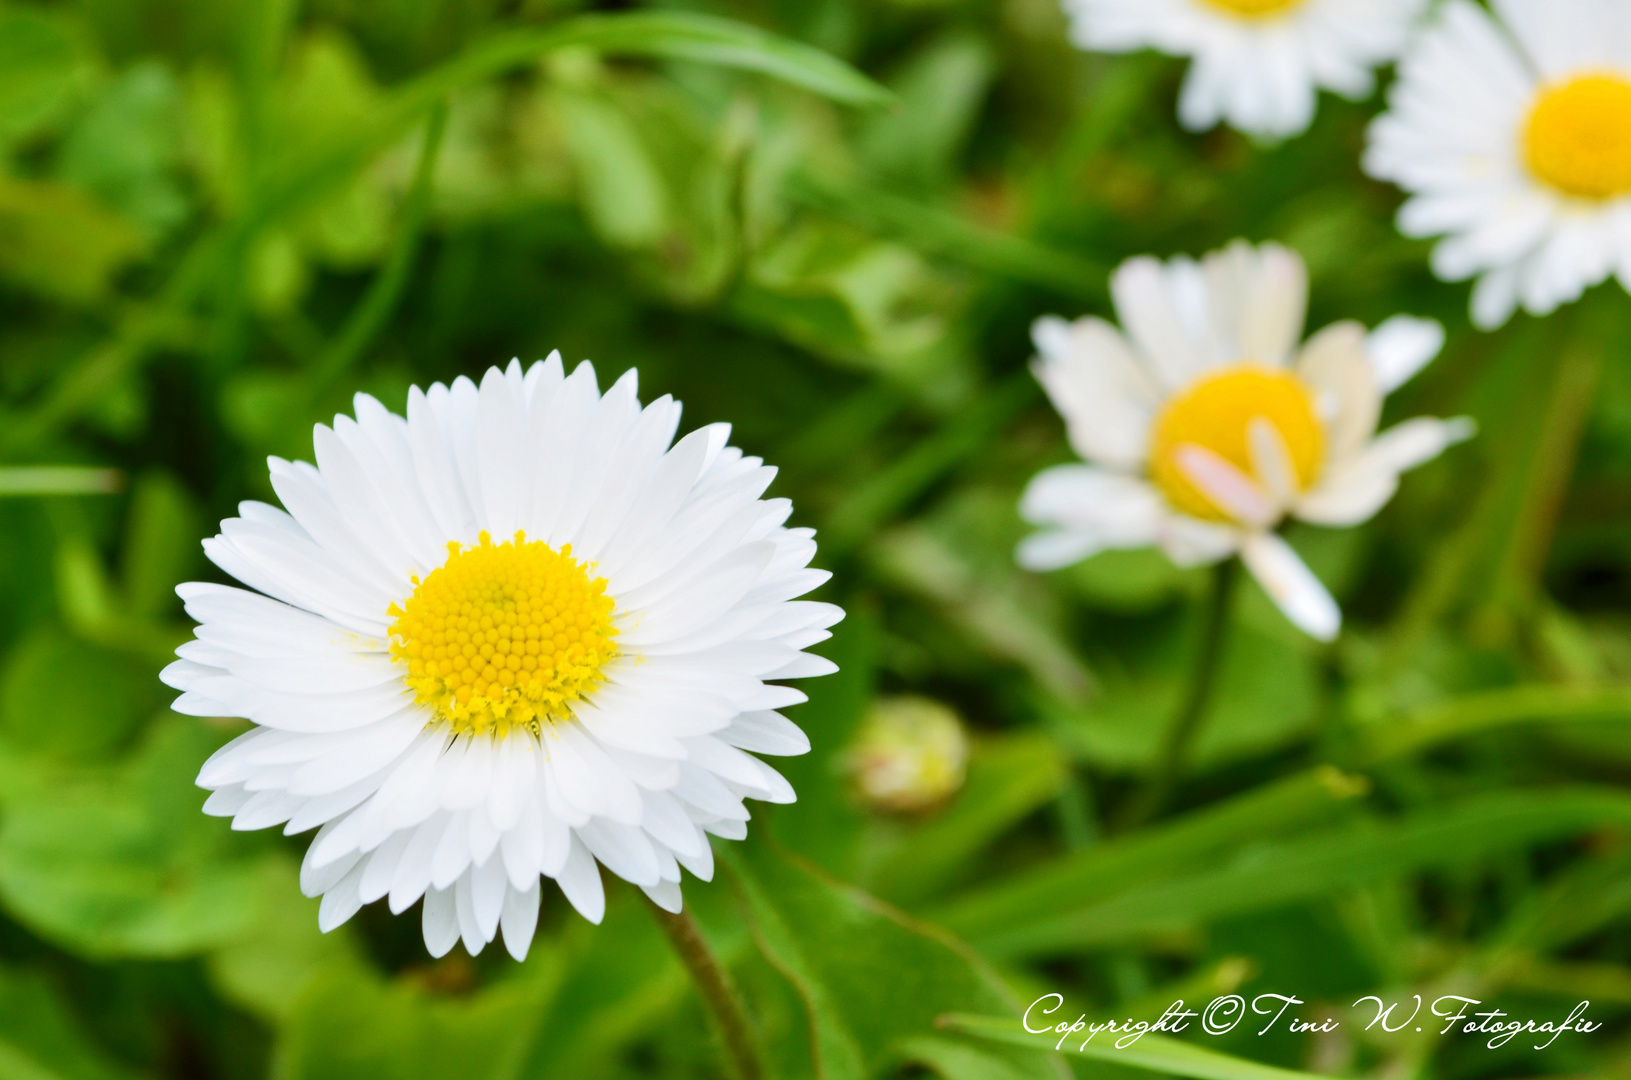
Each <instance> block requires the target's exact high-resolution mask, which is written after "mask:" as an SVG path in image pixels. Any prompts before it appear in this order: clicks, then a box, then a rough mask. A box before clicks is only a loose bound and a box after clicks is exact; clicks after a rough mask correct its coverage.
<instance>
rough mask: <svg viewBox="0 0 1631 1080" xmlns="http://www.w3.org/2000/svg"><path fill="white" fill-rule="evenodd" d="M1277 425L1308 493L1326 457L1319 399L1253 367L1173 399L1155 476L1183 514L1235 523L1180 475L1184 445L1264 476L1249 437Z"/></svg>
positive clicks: (1296, 383)
mask: <svg viewBox="0 0 1631 1080" xmlns="http://www.w3.org/2000/svg"><path fill="white" fill-rule="evenodd" d="M1259 416H1261V417H1263V418H1264V419H1266V420H1268V421H1269V423H1271V424H1273V425H1274V426H1275V428H1276V429H1278V430H1279V432H1280V437H1281V438H1282V439H1283V440H1285V444H1286V450H1287V451H1288V452H1289V453H1290V456H1291V463H1292V468H1293V470H1294V471H1295V472H1296V474H1297V483H1298V485H1299V486H1300V487H1302V488H1305V489H1306V488H1307V487H1308V486H1309V485H1310V484H1311V483H1313V481H1314V478H1315V477H1316V476H1317V475H1318V474H1319V468H1320V464H1321V462H1322V461H1323V460H1324V457H1325V428H1324V427H1323V426H1322V425H1321V424H1320V421H1319V418H1318V416H1317V415H1316V414H1315V412H1314V399H1313V395H1312V394H1310V393H1309V391H1308V388H1307V387H1306V386H1304V385H1303V383H1302V381H1301V380H1300V379H1298V378H1297V377H1296V376H1295V375H1292V374H1291V373H1290V372H1286V371H1276V370H1272V369H1269V368H1260V367H1255V366H1251V365H1247V364H1241V365H1238V366H1236V367H1231V368H1226V369H1224V370H1223V371H1220V372H1217V373H1215V374H1212V375H1207V376H1205V377H1204V378H1201V379H1200V380H1198V381H1196V382H1195V383H1194V384H1193V385H1191V386H1190V387H1189V388H1188V389H1187V390H1185V391H1184V392H1183V393H1181V394H1178V395H1177V396H1175V397H1173V398H1172V399H1171V400H1169V401H1168V402H1167V404H1166V407H1165V408H1163V409H1162V410H1161V415H1160V416H1158V417H1157V418H1156V421H1155V434H1154V436H1153V439H1152V442H1151V445H1150V474H1151V478H1152V479H1153V480H1154V481H1155V483H1156V486H1157V487H1159V488H1160V489H1161V492H1162V494H1164V495H1165V496H1166V497H1167V501H1168V502H1170V503H1171V504H1172V505H1173V506H1174V507H1175V508H1177V509H1178V510H1180V511H1182V512H1183V513H1185V514H1188V515H1190V516H1191V517H1197V518H1202V519H1204V520H1207V521H1232V520H1233V518H1231V517H1230V515H1229V514H1228V513H1227V512H1226V511H1225V510H1224V509H1223V508H1222V507H1220V506H1218V505H1217V503H1215V502H1213V501H1212V500H1211V499H1210V498H1208V497H1207V496H1206V495H1205V493H1203V492H1202V491H1201V490H1200V489H1199V488H1197V487H1196V486H1195V485H1194V484H1192V483H1190V481H1189V477H1188V476H1186V475H1185V474H1184V471H1183V470H1182V469H1181V468H1179V466H1178V460H1177V451H1178V448H1179V447H1180V446H1183V445H1185V444H1194V445H1196V446H1201V447H1205V448H1206V449H1207V450H1210V451H1212V452H1213V453H1214V454H1216V455H1218V456H1219V457H1221V458H1223V459H1224V460H1225V461H1227V462H1229V463H1230V464H1232V465H1233V466H1235V468H1237V469H1239V470H1240V471H1241V472H1243V473H1245V474H1246V475H1247V476H1254V475H1256V470H1255V469H1254V468H1253V465H1252V453H1251V444H1250V438H1249V436H1248V435H1247V431H1248V429H1249V426H1250V424H1251V422H1252V419H1253V418H1254V417H1259Z"/></svg>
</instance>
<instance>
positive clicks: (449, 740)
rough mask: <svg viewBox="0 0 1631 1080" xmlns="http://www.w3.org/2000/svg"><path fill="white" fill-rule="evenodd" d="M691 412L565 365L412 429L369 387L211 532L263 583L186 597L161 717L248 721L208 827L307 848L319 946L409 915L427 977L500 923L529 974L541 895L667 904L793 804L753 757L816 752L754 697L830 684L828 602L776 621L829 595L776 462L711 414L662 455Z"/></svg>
mask: <svg viewBox="0 0 1631 1080" xmlns="http://www.w3.org/2000/svg"><path fill="white" fill-rule="evenodd" d="M679 420H680V406H679V404H678V403H676V402H674V401H672V400H671V399H669V398H668V397H663V398H660V399H658V400H657V401H656V402H654V403H652V404H651V405H648V406H646V407H644V408H642V407H641V406H640V403H639V401H638V400H637V399H636V382H635V373H634V372H633V371H630V372H629V373H628V374H626V375H625V376H624V377H623V378H621V379H619V380H618V381H617V383H616V384H615V385H614V386H612V387H611V389H609V390H607V391H606V392H605V394H602V393H601V392H600V390H599V388H598V387H597V385H596V382H595V372H594V369H593V368H592V367H591V366H590V365H589V364H587V363H585V364H582V365H580V366H579V367H578V368H577V369H576V370H575V371H574V372H573V373H572V374H571V375H570V376H567V375H566V374H565V372H564V371H563V369H562V366H561V361H560V357H559V355H558V354H556V355H552V356H551V357H550V358H549V359H548V360H547V361H545V362H544V363H540V364H536V365H534V366H533V367H532V368H531V369H529V370H526V371H523V370H522V368H521V365H520V364H518V363H512V364H511V365H510V367H509V369H508V370H507V371H499V370H498V369H497V368H493V369H491V370H489V371H488V372H487V374H486V376H485V377H484V378H483V379H482V382H481V386H480V387H479V388H478V387H477V386H476V385H475V384H474V383H472V382H471V381H470V380H469V379H464V378H460V379H458V380H456V381H455V382H454V383H453V385H452V387H451V388H450V387H447V386H443V385H441V384H439V383H438V384H437V385H435V386H432V387H431V388H430V390H429V392H421V391H420V390H419V389H418V388H417V387H415V388H414V389H413V390H412V391H411V392H410V394H409V397H408V416H407V419H406V420H404V419H403V418H402V417H399V416H396V415H394V414H392V413H390V412H388V411H387V410H386V409H385V408H384V407H383V406H382V405H380V403H379V402H377V401H375V400H374V399H373V398H371V397H368V396H367V395H363V394H359V395H358V396H357V398H356V419H355V420H353V419H352V418H351V417H348V416H339V417H336V418H335V422H334V426H333V428H328V427H323V426H321V425H319V426H318V427H317V429H316V434H315V444H316V445H315V449H316V458H317V465H316V466H315V467H314V466H312V465H308V464H306V463H304V462H293V463H291V462H287V461H283V460H280V459H278V458H273V459H271V472H272V486H273V488H274V489H275V490H276V491H277V494H278V497H279V499H280V500H281V501H282V502H283V505H284V507H285V508H286V510H287V512H285V510H279V509H276V508H275V507H272V506H268V505H265V504H263V503H257V502H247V503H244V504H242V505H241V506H240V508H239V512H240V514H241V516H240V517H236V518H230V519H228V520H227V521H225V522H223V523H222V525H221V535H219V536H217V537H215V538H214V539H212V540H207V541H205V543H204V547H205V550H206V551H207V553H208V554H209V557H210V558H211V559H212V560H213V561H214V562H215V564H216V565H217V566H219V567H220V568H221V569H222V570H224V571H226V572H227V573H228V574H230V575H232V576H233V577H234V578H237V579H238V580H239V581H241V582H243V583H244V584H245V585H247V586H249V587H250V589H253V590H255V591H253V592H251V591H248V590H245V589H238V588H229V587H226V586H222V585H207V584H199V583H194V584H189V585H183V586H181V587H180V589H179V590H178V591H179V592H180V593H181V596H182V598H183V599H184V600H185V601H186V604H187V611H188V613H189V614H191V615H192V617H193V618H195V619H197V620H198V622H199V623H200V625H199V626H198V628H197V630H196V634H197V640H195V641H191V642H188V643H187V644H186V645H183V646H182V647H181V648H180V649H178V650H177V652H178V653H179V654H180V655H181V657H182V659H181V660H179V661H177V662H176V663H174V664H172V665H170V667H169V668H167V669H166V670H165V672H164V679H165V681H166V682H167V683H169V684H170V685H171V686H173V687H175V688H176V689H179V690H181V691H183V693H182V695H181V697H180V698H179V699H177V701H176V702H175V708H176V709H177V710H178V711H180V712H184V713H190V714H194V715H203V716H239V717H245V718H247V719H249V720H252V721H254V723H255V725H256V726H255V727H254V728H253V729H252V730H251V731H249V732H248V733H247V734H245V735H243V736H241V737H239V738H237V739H235V740H233V741H232V742H230V743H228V744H227V745H226V746H225V747H223V748H222V749H221V750H220V751H219V752H217V753H216V754H215V755H214V756H213V757H211V758H210V759H209V761H208V762H207V763H205V765H204V767H203V770H202V771H201V772H200V774H199V777H198V783H199V784H200V786H202V787H205V788H209V789H211V790H213V792H214V794H213V795H211V796H210V798H209V800H208V801H207V802H206V803H205V804H204V809H205V811H206V812H207V813H210V814H215V815H219V816H231V817H233V819H234V820H233V828H235V829H261V828H266V827H267V826H271V825H280V824H281V825H284V832H285V833H289V834H292V833H299V832H304V831H305V830H308V829H313V828H318V829H319V831H318V833H317V835H316V838H315V839H314V840H313V841H312V843H311V846H310V847H309V848H308V849H307V851H306V857H305V862H304V864H303V865H302V867H301V871H300V882H301V888H302V890H303V891H304V892H305V893H306V894H307V895H309V896H318V895H321V896H322V897H323V903H322V907H321V909H320V912H319V922H320V925H321V927H322V929H324V930H325V931H327V930H330V929H332V928H334V927H335V926H338V925H339V924H341V923H343V922H345V921H346V920H347V919H349V918H350V917H351V916H352V915H353V914H354V913H355V912H356V911H357V909H358V907H359V906H360V905H362V904H365V903H370V902H372V901H374V900H379V899H381V898H388V899H389V903H390V907H391V910H392V911H393V912H401V911H403V910H404V909H406V908H407V907H409V906H410V905H412V904H413V903H414V902H415V901H417V900H419V899H420V897H421V896H423V898H424V909H423V918H424V935H425V944H426V946H427V947H428V948H429V949H430V951H431V953H432V954H433V955H436V956H441V955H442V954H444V953H446V952H447V951H448V950H449V949H451V948H452V947H453V943H454V942H455V941H457V940H459V939H460V938H463V940H464V944H465V947H466V948H467V949H468V950H469V951H470V952H471V953H472V954H475V953H478V952H480V951H481V949H482V947H483V946H484V945H485V944H486V943H487V942H489V941H492V940H493V938H494V937H495V935H496V934H497V932H498V930H499V928H500V927H502V928H503V933H504V943H505V945H506V947H508V949H509V951H510V952H511V953H512V954H513V955H514V956H516V957H517V958H521V957H523V956H524V955H525V954H526V952H527V948H528V945H529V944H530V942H531V940H532V935H533V930H534V928H535V926H536V923H537V918H538V904H539V896H540V881H541V877H550V878H554V879H555V881H556V882H557V883H558V884H559V886H560V888H561V890H562V892H564V893H565V894H566V897H567V899H568V900H569V901H571V903H572V904H573V905H574V906H575V907H576V908H577V909H578V910H579V911H580V912H582V913H583V915H584V916H585V917H587V918H588V919H590V920H591V921H595V922H598V921H599V920H600V918H601V914H602V912H603V910H604V896H603V894H602V891H601V881H600V875H599V871H598V869H597V866H596V863H597V861H598V862H599V863H601V864H604V865H605V866H606V868H607V869H609V870H611V871H612V872H613V873H615V874H617V875H618V876H620V877H622V878H625V879H627V880H629V881H631V882H633V883H635V884H636V885H639V886H640V887H641V888H642V889H644V890H645V892H646V894H647V895H648V896H650V897H651V898H652V900H653V901H654V902H656V903H657V904H658V905H660V906H662V907H663V908H665V909H667V910H670V911H678V910H679V908H680V887H679V881H680V867H682V866H683V867H685V868H686V869H688V870H690V871H691V872H692V873H693V874H695V875H696V876H698V877H700V878H702V879H704V880H706V879H708V878H709V877H711V876H712V874H713V854H712V851H711V849H710V847H709V840H708V837H707V835H706V834H708V833H712V834H713V835H715V836H721V837H726V838H730V839H740V838H742V837H743V836H744V835H746V831H747V820H748V811H747V810H746V809H745V808H744V806H743V804H742V800H743V798H744V797H750V798H756V799H765V800H769V801H772V802H792V801H793V798H794V795H793V790H792V788H791V787H790V786H789V785H788V783H787V781H786V780H785V779H783V778H782V776H781V775H780V774H779V773H777V772H776V771H775V770H774V769H772V768H770V767H769V766H768V765H766V764H764V763H763V762H762V761H760V760H759V759H758V758H756V757H754V756H753V754H752V753H749V751H751V752H753V753H761V754H801V753H804V752H805V751H806V750H808V749H809V745H810V744H809V741H808V740H807V739H806V738H805V736H804V733H803V732H802V731H800V730H799V728H798V727H796V726H795V725H794V724H792V723H791V722H790V721H788V720H786V719H784V718H783V717H782V716H781V715H780V714H778V713H777V712H776V711H775V710H776V709H778V708H780V707H782V706H785V705H792V704H795V703H797V702H800V701H803V700H804V695H803V694H801V693H799V692H798V691H797V690H793V689H790V688H788V687H784V686H780V685H775V684H774V683H772V682H770V680H774V679H789V678H798V677H802V676H809V675H822V674H826V673H827V672H830V671H832V670H833V665H832V664H831V663H829V662H828V661H826V660H823V659H820V658H819V657H815V656H811V655H808V654H806V653H804V652H802V651H801V650H803V649H804V648H806V647H807V646H810V645H812V644H814V643H816V642H818V641H821V640H823V639H825V638H826V637H828V636H829V635H828V634H827V632H826V629H825V628H826V627H828V626H830V625H831V624H832V623H834V622H837V621H838V620H839V619H840V618H842V616H843V612H841V611H840V610H839V609H838V608H836V607H833V606H832V605H830V604H818V603H809V602H801V601H796V600H795V599H794V598H795V597H798V596H800V595H802V594H804V593H807V592H809V591H810V590H811V589H813V588H815V587H816V586H818V585H820V584H821V583H822V582H823V581H825V580H826V578H827V576H828V575H827V574H826V573H825V572H823V571H819V570H812V569H809V568H808V564H809V562H810V559H811V557H812V556H813V555H814V554H815V541H814V539H813V533H812V532H811V530H809V529H788V528H785V527H784V525H783V522H785V521H786V520H787V516H788V514H789V512H790V511H791V510H792V506H791V504H790V503H789V502H788V501H787V500H786V499H770V500H765V499H761V498H760V496H761V494H763V492H764V490H765V488H766V487H767V486H768V485H769V484H770V481H771V479H772V477H774V475H775V470H774V469H771V468H768V467H766V466H765V465H764V464H763V463H762V462H761V461H760V460H759V459H758V458H753V457H746V456H744V455H743V454H742V452H741V451H740V450H737V449H736V448H734V447H731V446H728V445H726V442H727V439H728V438H729V428H728V426H726V425H723V424H714V425H711V426H709V427H705V428H703V429H701V430H699V431H695V432H692V433H691V434H690V435H688V436H686V437H685V438H683V439H681V440H680V441H679V442H678V443H675V444H674V445H673V446H672V447H671V446H670V443H671V441H672V440H673V438H674V433H675V430H676V428H677V427H678V425H679ZM319 827H320V828H319Z"/></svg>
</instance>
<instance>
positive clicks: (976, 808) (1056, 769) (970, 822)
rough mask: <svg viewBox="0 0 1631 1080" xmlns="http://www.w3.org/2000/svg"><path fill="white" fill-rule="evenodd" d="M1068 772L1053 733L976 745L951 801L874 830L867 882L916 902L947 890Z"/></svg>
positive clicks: (888, 896)
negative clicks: (928, 814)
mask: <svg viewBox="0 0 1631 1080" xmlns="http://www.w3.org/2000/svg"><path fill="white" fill-rule="evenodd" d="M1065 777H1066V768H1065V759H1064V756H1063V755H1062V754H1061V753H1060V752H1059V746H1058V744H1057V743H1055V742H1054V741H1053V740H1052V739H1050V738H1047V737H1045V736H1041V735H1011V736H1007V737H1004V738H1000V739H992V740H989V741H985V742H981V743H977V744H976V745H975V747H974V750H973V753H972V754H971V755H970V757H969V763H968V778H967V780H966V781H965V782H964V784H963V789H962V790H961V791H960V792H958V793H957V795H956V796H955V798H954V799H953V801H952V803H951V805H950V806H949V807H947V808H946V809H945V810H944V811H943V812H941V813H939V814H937V815H936V816H934V817H933V818H931V819H929V820H928V821H926V822H923V823H922V824H920V825H916V826H914V827H905V828H902V827H897V826H895V823H893V822H887V823H883V824H882V825H880V826H879V827H877V828H876V829H875V832H877V833H881V834H882V835H880V836H879V837H878V838H877V839H875V840H874V842H873V847H874V851H873V853H871V854H870V855H869V857H868V862H869V863H870V864H871V865H872V866H874V867H875V869H873V870H872V871H871V872H869V873H868V874H866V875H865V877H864V879H863V884H865V886H866V887H867V888H868V889H869V890H871V891H872V892H874V893H876V894H877V895H878V896H880V897H882V898H883V899H885V900H888V901H890V902H891V903H897V904H911V903H913V902H915V901H919V900H922V899H924V898H926V897H930V896H933V895H935V894H937V893H939V892H940V891H941V890H943V889H944V888H945V887H946V885H947V883H948V882H949V881H951V880H952V879H953V878H955V877H956V875H957V874H958V873H959V872H960V871H962V870H963V869H964V868H965V867H966V866H967V864H968V863H969V862H970V861H971V860H972V859H973V858H974V856H976V855H978V854H979V853H980V852H981V851H983V850H984V849H985V848H986V846H987V845H989V844H990V843H991V842H992V841H994V840H996V839H997V837H999V836H1001V835H1002V834H1003V833H1004V832H1006V831H1007V830H1008V829H1010V828H1012V827H1014V826H1015V825H1017V824H1018V823H1019V822H1020V821H1022V820H1024V819H1025V818H1026V817H1028V816H1029V815H1030V814H1032V813H1033V812H1035V810H1036V809H1037V808H1038V807H1040V806H1042V805H1043V804H1044V803H1046V802H1048V801H1049V800H1051V799H1053V798H1054V797H1055V796H1056V795H1057V794H1058V793H1059V789H1060V787H1062V786H1063V784H1064V782H1065Z"/></svg>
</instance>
